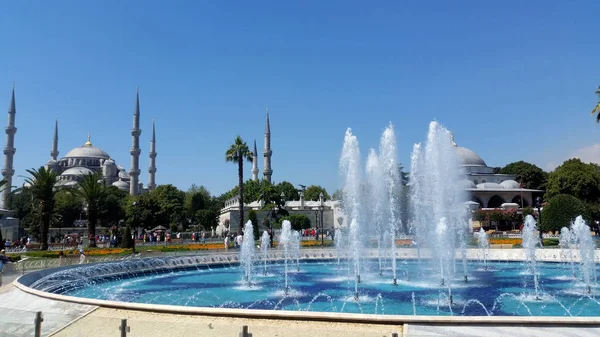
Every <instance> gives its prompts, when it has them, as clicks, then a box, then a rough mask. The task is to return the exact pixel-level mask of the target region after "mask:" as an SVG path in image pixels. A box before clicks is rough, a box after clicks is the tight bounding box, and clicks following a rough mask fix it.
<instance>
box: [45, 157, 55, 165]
mask: <svg viewBox="0 0 600 337" xmlns="http://www.w3.org/2000/svg"><path fill="white" fill-rule="evenodd" d="M57 163H58V161H56V160H54V159H52V158H50V160H48V161H47V162H46V165H47V166H54V165H56V164H57Z"/></svg>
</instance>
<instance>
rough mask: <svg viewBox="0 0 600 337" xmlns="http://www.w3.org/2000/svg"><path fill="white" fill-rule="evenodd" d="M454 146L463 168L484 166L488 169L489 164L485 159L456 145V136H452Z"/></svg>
mask: <svg viewBox="0 0 600 337" xmlns="http://www.w3.org/2000/svg"><path fill="white" fill-rule="evenodd" d="M452 144H453V145H454V149H455V150H456V153H457V154H458V157H459V158H460V161H461V165H462V166H484V167H487V164H486V163H485V161H483V159H482V158H481V157H480V156H479V155H478V154H477V153H475V152H473V151H471V150H469V149H467V148H466V147H460V146H458V145H456V143H455V142H454V135H452Z"/></svg>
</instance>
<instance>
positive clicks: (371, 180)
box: [366, 149, 387, 275]
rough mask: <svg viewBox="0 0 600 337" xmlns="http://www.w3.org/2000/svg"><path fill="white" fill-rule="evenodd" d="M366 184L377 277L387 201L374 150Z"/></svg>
mask: <svg viewBox="0 0 600 337" xmlns="http://www.w3.org/2000/svg"><path fill="white" fill-rule="evenodd" d="M366 172H367V182H368V184H369V197H368V198H367V202H368V204H369V209H371V211H372V214H371V216H370V217H369V218H370V219H373V225H374V226H375V233H376V235H377V258H378V262H379V275H382V274H383V264H382V259H383V245H384V242H383V237H384V236H385V228H384V218H386V216H385V213H386V209H384V206H383V205H384V202H385V200H386V199H387V196H386V190H385V186H384V184H385V181H384V180H383V174H382V170H381V165H380V163H379V158H378V157H377V154H376V153H375V150H373V149H371V150H370V151H369V156H368V157H367V167H366Z"/></svg>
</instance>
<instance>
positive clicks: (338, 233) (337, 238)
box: [333, 228, 343, 266]
mask: <svg viewBox="0 0 600 337" xmlns="http://www.w3.org/2000/svg"><path fill="white" fill-rule="evenodd" d="M333 242H334V244H335V255H336V256H337V263H338V266H339V265H340V257H341V256H342V243H343V238H342V230H341V229H339V228H336V229H335V231H334V235H333Z"/></svg>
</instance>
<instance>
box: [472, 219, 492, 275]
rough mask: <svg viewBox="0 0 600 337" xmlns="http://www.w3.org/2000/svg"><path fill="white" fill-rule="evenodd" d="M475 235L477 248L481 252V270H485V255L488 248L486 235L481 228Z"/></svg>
mask: <svg viewBox="0 0 600 337" xmlns="http://www.w3.org/2000/svg"><path fill="white" fill-rule="evenodd" d="M475 235H477V246H478V247H479V249H480V250H481V260H482V261H483V268H484V269H485V270H487V269H488V267H487V253H488V249H489V248H490V243H489V241H488V236H487V233H486V232H485V230H483V227H480V228H479V231H478V232H477V233H475Z"/></svg>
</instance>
